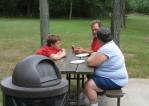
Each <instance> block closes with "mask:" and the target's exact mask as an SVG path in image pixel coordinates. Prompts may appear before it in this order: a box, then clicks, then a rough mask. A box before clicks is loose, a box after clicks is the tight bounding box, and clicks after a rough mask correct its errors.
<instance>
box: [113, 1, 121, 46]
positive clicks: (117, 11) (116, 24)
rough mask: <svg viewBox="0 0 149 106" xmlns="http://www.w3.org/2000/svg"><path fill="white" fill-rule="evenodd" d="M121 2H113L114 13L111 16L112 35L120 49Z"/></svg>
mask: <svg viewBox="0 0 149 106" xmlns="http://www.w3.org/2000/svg"><path fill="white" fill-rule="evenodd" d="M120 19H121V0H113V11H112V16H111V33H112V35H113V37H114V38H113V40H114V42H115V43H116V44H117V45H118V46H119V47H120V26H121V22H120Z"/></svg>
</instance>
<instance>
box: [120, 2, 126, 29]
mask: <svg viewBox="0 0 149 106" xmlns="http://www.w3.org/2000/svg"><path fill="white" fill-rule="evenodd" d="M125 4H126V0H122V12H121V28H126V18H127V17H126V16H125Z"/></svg>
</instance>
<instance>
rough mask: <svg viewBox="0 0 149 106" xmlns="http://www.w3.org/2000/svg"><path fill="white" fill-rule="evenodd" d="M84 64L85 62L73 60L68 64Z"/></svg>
mask: <svg viewBox="0 0 149 106" xmlns="http://www.w3.org/2000/svg"><path fill="white" fill-rule="evenodd" d="M84 62H85V60H73V61H71V62H70V63H72V64H80V63H84Z"/></svg>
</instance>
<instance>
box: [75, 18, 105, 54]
mask: <svg viewBox="0 0 149 106" xmlns="http://www.w3.org/2000/svg"><path fill="white" fill-rule="evenodd" d="M90 26H91V30H92V35H93V41H92V44H91V47H90V48H87V49H84V48H81V47H78V48H76V49H75V50H74V52H75V53H76V54H80V53H89V54H91V53H93V52H96V51H97V50H98V49H99V48H100V47H101V45H100V44H99V43H98V40H97V31H98V30H99V29H100V28H101V27H103V25H102V23H101V22H100V20H94V21H92V22H91V24H90Z"/></svg>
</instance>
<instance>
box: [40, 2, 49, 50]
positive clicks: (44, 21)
mask: <svg viewBox="0 0 149 106" xmlns="http://www.w3.org/2000/svg"><path fill="white" fill-rule="evenodd" d="M39 6H40V36H41V47H42V46H43V45H45V44H46V40H47V36H48V34H49V2H48V0H39Z"/></svg>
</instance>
